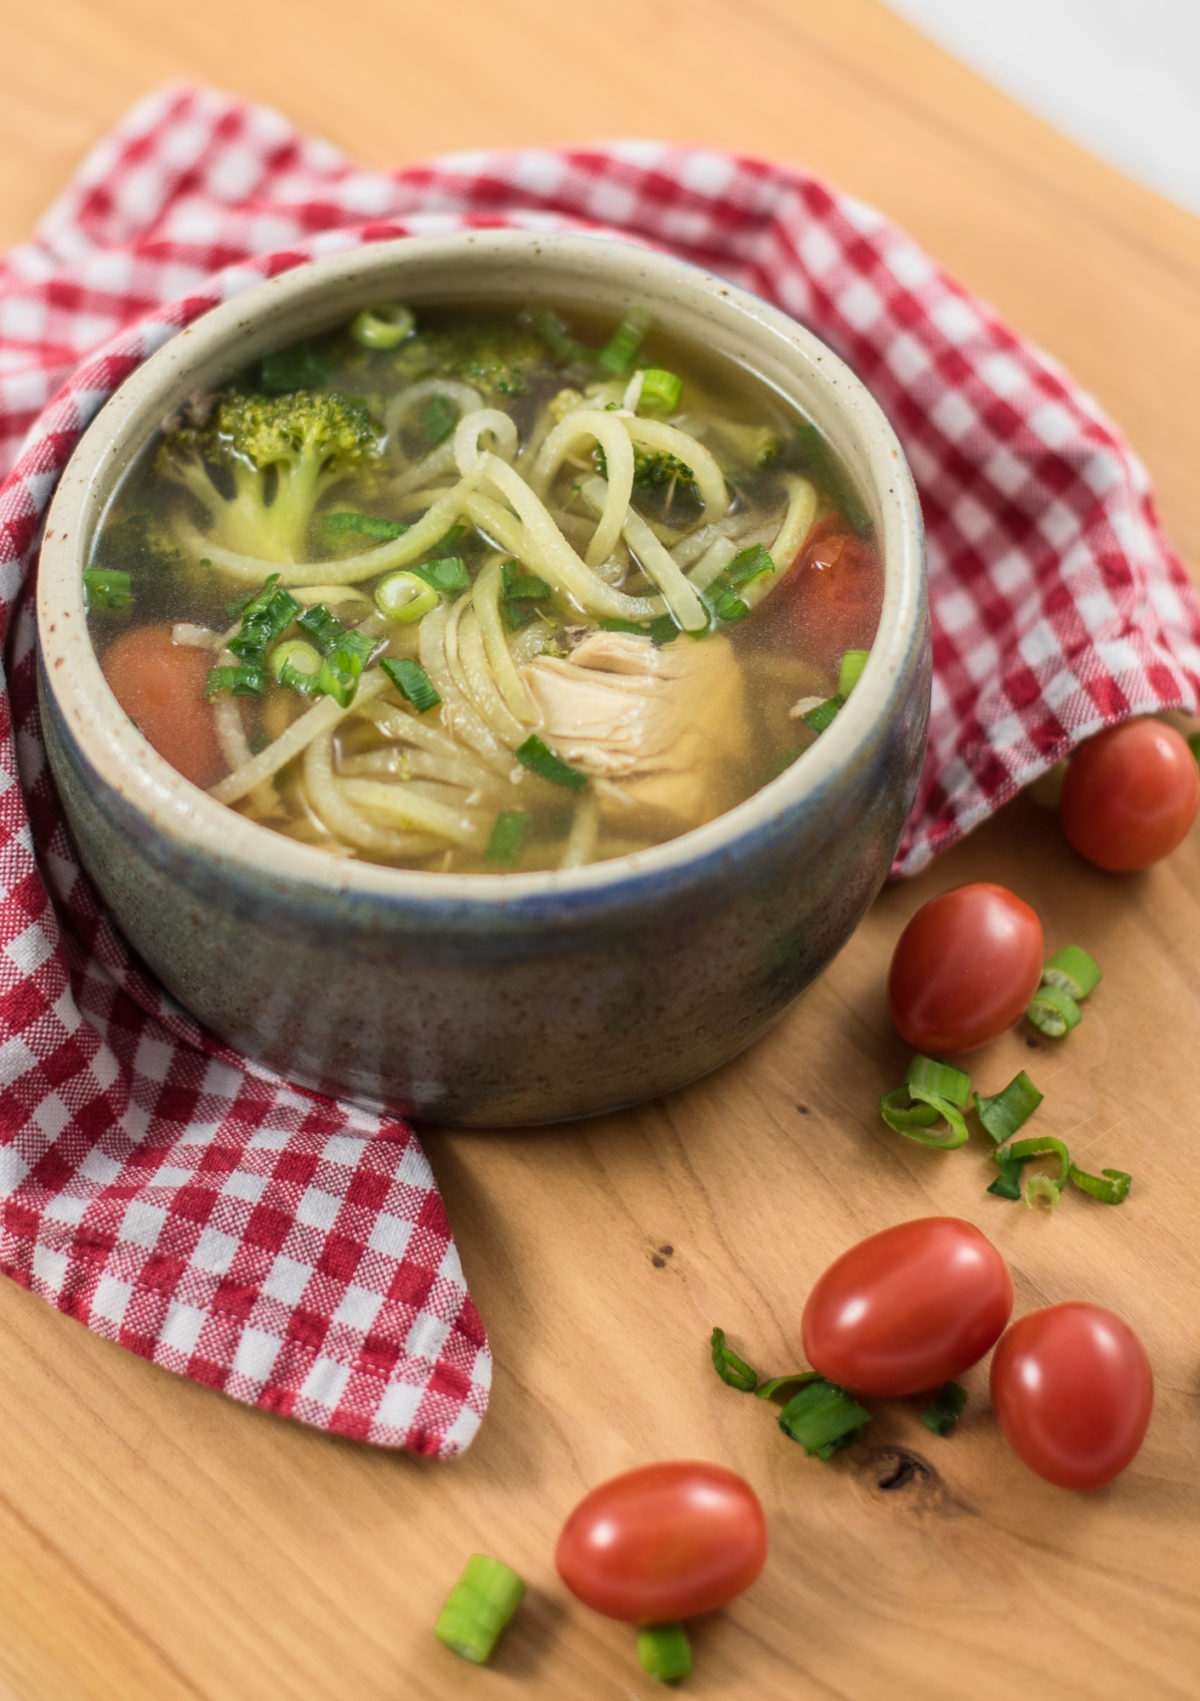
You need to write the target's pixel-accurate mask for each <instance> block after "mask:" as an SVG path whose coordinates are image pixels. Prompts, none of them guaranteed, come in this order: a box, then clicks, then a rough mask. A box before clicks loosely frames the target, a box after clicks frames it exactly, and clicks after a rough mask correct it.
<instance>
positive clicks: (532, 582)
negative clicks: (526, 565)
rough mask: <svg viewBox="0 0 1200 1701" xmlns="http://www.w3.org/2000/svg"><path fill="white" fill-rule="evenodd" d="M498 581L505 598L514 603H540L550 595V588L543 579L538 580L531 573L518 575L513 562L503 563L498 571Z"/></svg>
mask: <svg viewBox="0 0 1200 1701" xmlns="http://www.w3.org/2000/svg"><path fill="white" fill-rule="evenodd" d="M500 581H501V583H502V584H503V586H504V594H505V596H506V597H512V598H513V599H514V600H515V601H516V602H541V601H542V599H543V598H545V597H548V596H549V595H550V586H549V585H548V584H547V583H546V581H545V579H539V578H538V577H537V576H536V575H535V574H533V573H519V572H518V571H517V564H516V562H515V561H506V562H505V563H504V565H503V566H502V567H501V569H500Z"/></svg>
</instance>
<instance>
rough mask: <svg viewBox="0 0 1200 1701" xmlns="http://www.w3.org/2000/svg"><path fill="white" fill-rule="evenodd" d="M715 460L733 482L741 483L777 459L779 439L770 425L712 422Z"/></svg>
mask: <svg viewBox="0 0 1200 1701" xmlns="http://www.w3.org/2000/svg"><path fill="white" fill-rule="evenodd" d="M713 430H714V432H715V433H716V437H717V445H716V451H717V460H718V462H719V463H720V465H721V470H722V472H723V473H725V475H726V477H727V478H728V479H729V480H730V482H731V483H733V484H742V483H744V482H745V481H746V480H747V479H750V478H753V477H754V475H755V473H760V472H765V471H766V469H767V468H768V467H770V466H773V465H774V464H775V462H776V461H777V460H778V459H779V452H780V449H781V447H782V439H781V438H780V435H779V433H778V432H777V431H773V430H772V429H771V427H770V426H769V425H745V424H743V423H741V422H740V421H738V420H732V419H722V420H719V421H716V422H714V425H713Z"/></svg>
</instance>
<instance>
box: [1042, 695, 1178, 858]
mask: <svg viewBox="0 0 1200 1701" xmlns="http://www.w3.org/2000/svg"><path fill="white" fill-rule="evenodd" d="M1197 804H1200V768H1197V766H1196V758H1195V757H1194V756H1193V755H1192V753H1191V751H1190V750H1189V749H1188V745H1187V740H1186V739H1185V738H1183V737H1182V735H1181V734H1180V733H1178V732H1176V731H1175V728H1174V727H1172V726H1165V725H1164V724H1163V722H1162V721H1155V720H1146V719H1144V718H1143V719H1140V720H1133V721H1125V722H1123V723H1122V725H1120V726H1110V727H1108V728H1107V729H1106V730H1105V731H1104V732H1098V733H1097V734H1096V736H1095V738H1089V739H1088V741H1087V743H1086V744H1081V745H1080V746H1079V749H1078V750H1077V751H1076V752H1075V754H1074V755H1073V756H1072V758H1071V760H1070V763H1069V764H1068V767H1067V772H1066V776H1065V778H1064V780H1063V789H1062V805H1061V807H1062V824H1063V832H1064V833H1065V834H1066V835H1067V842H1068V843H1069V844H1070V845H1071V846H1072V848H1073V849H1074V850H1077V851H1078V852H1079V854H1080V856H1085V857H1086V858H1087V859H1088V861H1089V862H1094V863H1095V864H1096V866H1097V868H1106V869H1108V870H1109V871H1110V872H1111V873H1114V874H1130V873H1132V872H1133V871H1134V870H1135V869H1138V868H1149V866H1150V864H1151V863H1152V862H1160V861H1161V860H1162V858H1163V857H1164V856H1169V855H1170V853H1171V852H1172V851H1173V850H1174V849H1175V847H1176V845H1177V844H1179V843H1180V842H1181V841H1182V840H1183V839H1184V838H1185V837H1186V836H1187V833H1188V830H1189V829H1190V827H1191V825H1192V822H1193V821H1194V820H1195V819H1196V807H1197Z"/></svg>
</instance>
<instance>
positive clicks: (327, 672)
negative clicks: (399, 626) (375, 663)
mask: <svg viewBox="0 0 1200 1701" xmlns="http://www.w3.org/2000/svg"><path fill="white" fill-rule="evenodd" d="M374 648H375V641H374V639H371V638H364V636H363V635H362V633H360V632H347V633H346V636H345V638H344V639H343V640H342V642H341V643H340V644H338V645H336V646H335V648H333V649H332V650H330V651H329V652H328V654H327V655H325V656H324V657H322V660H321V671H320V673H319V674H318V675H317V690H318V691H321V692H324V694H325V696H326V697H332V698H333V700H334V702H335V703H338V704H339V705H340V706H341V707H342V708H343V709H348V708H349V707H350V705H351V703H352V702H353V701H354V693H355V692H356V691H357V690H358V682H359V679H360V678H361V677H362V670H363V664H364V663H365V662H366V660H367V658H368V656H369V655H370V654H371V651H372V650H373V649H374Z"/></svg>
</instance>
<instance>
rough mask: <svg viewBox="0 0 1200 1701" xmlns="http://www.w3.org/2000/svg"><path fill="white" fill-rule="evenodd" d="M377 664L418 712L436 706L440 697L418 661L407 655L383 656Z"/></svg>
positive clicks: (423, 712)
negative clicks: (397, 656)
mask: <svg viewBox="0 0 1200 1701" xmlns="http://www.w3.org/2000/svg"><path fill="white" fill-rule="evenodd" d="M379 665H380V667H381V668H382V669H383V671H384V673H386V674H387V676H388V678H389V679H390V680H391V682H392V684H393V685H394V686H395V687H396V689H397V691H400V692H402V693H403V695H404V696H405V697H407V698H408V700H409V702H410V703H411V704H412V706H413V708H414V709H416V710H417V712H418V714H422V715H423V714H425V712H426V711H427V710H428V709H436V708H437V706H438V704H439V703H440V702H441V700H442V699H441V698H440V697H439V696H438V694H437V692H436V691H435V690H434V686H433V681H432V680H431V679H430V677H429V675H428V674H427V673H426V672H425V669H424V668H423V667H422V666H421V664H420V662H415V661H413V660H412V659H411V658H410V657H408V656H400V657H399V658H396V657H393V656H384V657H383V659H382V661H381V662H380V663H379Z"/></svg>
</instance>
